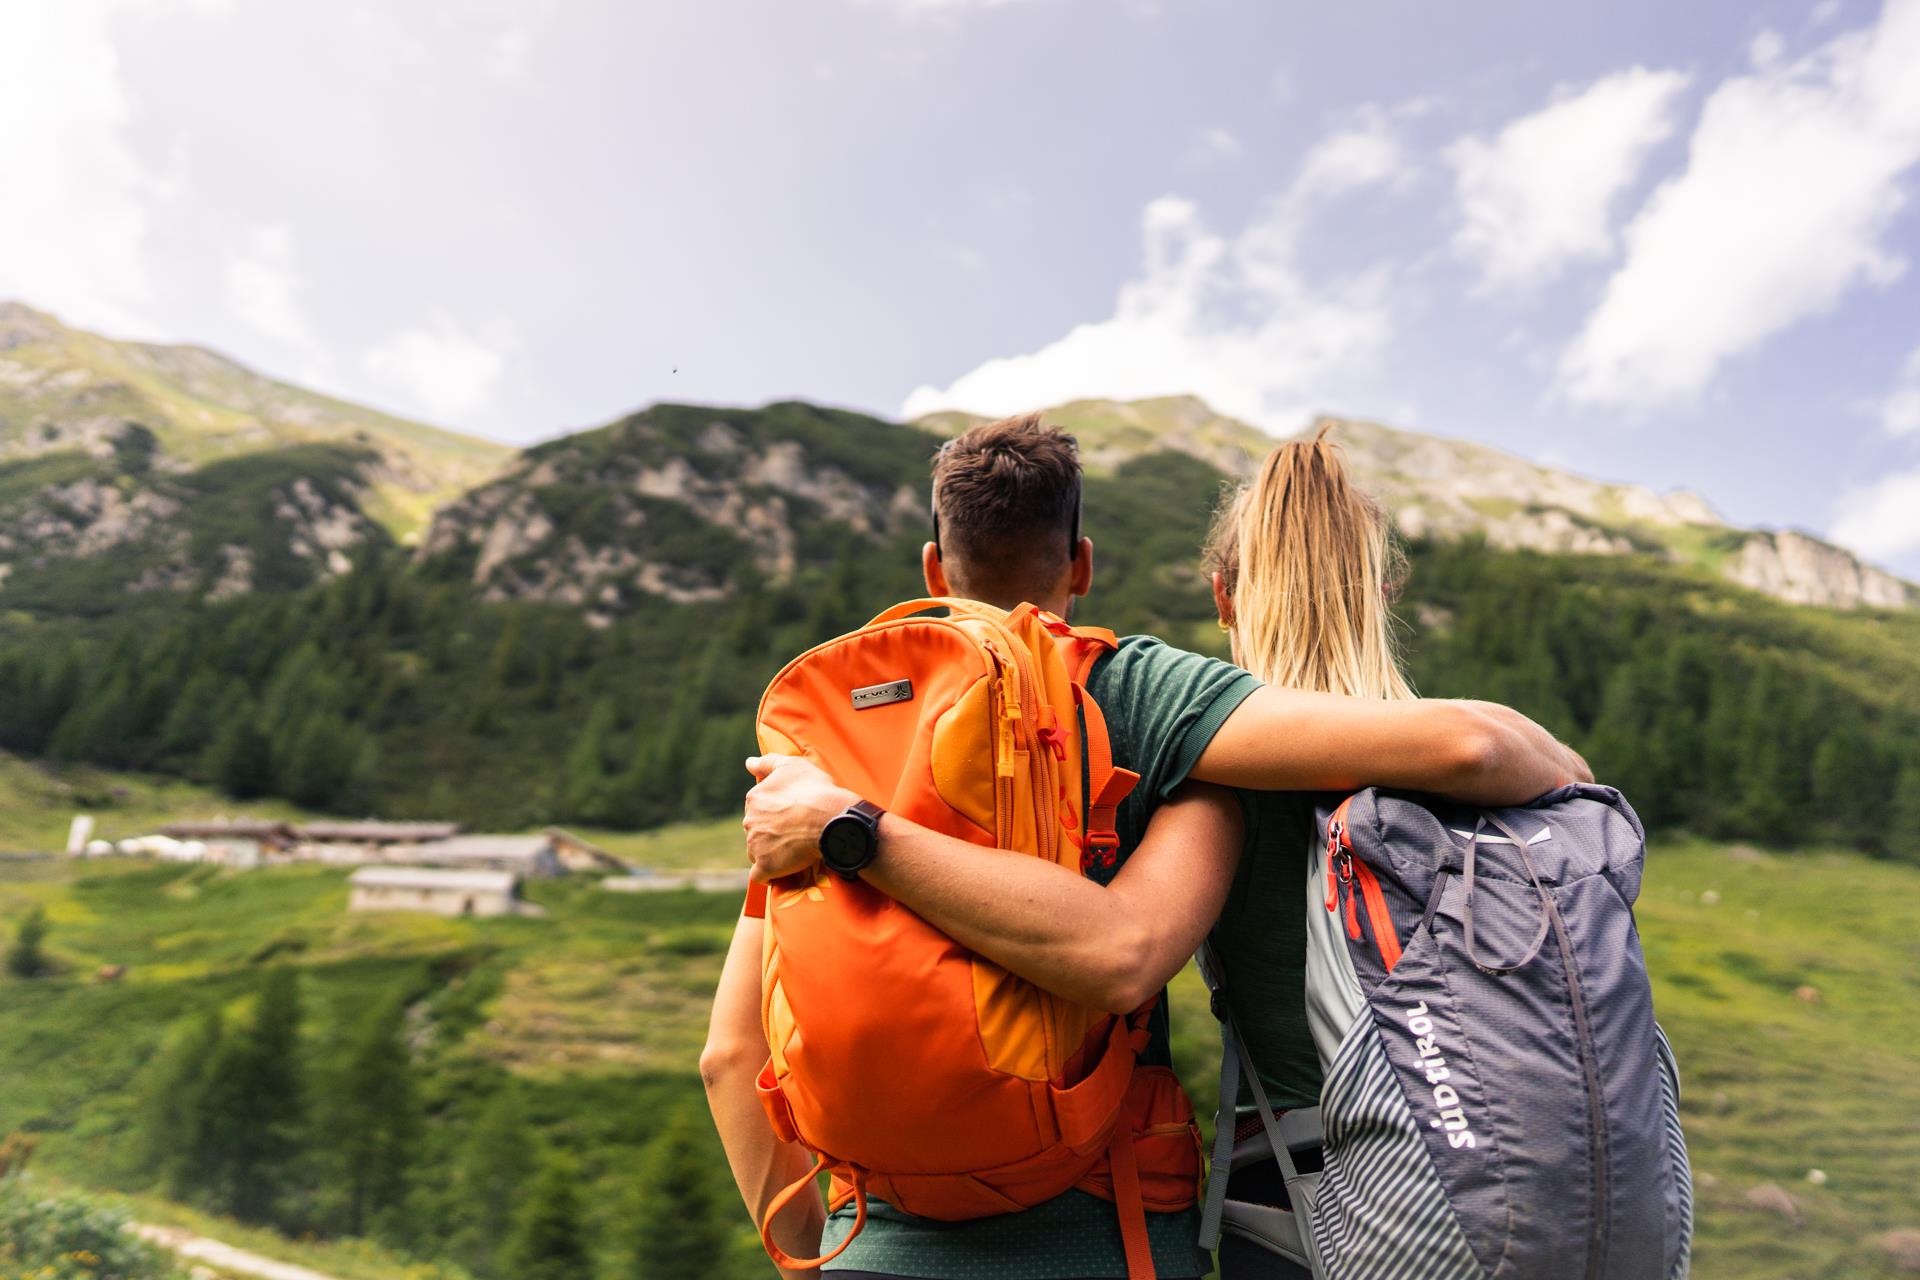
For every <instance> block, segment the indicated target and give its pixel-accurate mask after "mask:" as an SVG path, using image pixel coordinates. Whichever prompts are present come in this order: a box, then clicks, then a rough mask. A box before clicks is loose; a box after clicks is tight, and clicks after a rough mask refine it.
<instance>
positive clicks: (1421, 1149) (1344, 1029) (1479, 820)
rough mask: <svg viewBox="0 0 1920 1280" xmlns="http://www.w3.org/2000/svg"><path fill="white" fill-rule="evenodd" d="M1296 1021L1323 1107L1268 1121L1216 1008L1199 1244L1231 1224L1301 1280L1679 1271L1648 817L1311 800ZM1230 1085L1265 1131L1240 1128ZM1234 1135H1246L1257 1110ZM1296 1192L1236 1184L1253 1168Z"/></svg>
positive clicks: (1605, 807)
mask: <svg viewBox="0 0 1920 1280" xmlns="http://www.w3.org/2000/svg"><path fill="white" fill-rule="evenodd" d="M1319 836H1320V839H1319V840H1317V841H1316V842H1315V848H1314V853H1313V856H1312V859H1311V866H1310V871H1309V883H1308V887H1307V896H1308V904H1307V912H1308V926H1307V933H1308V944H1307V955H1306V1016H1307V1017H1308V1019H1309V1022H1310V1024H1311V1026H1312V1029H1313V1037H1314V1043H1315V1046H1316V1048H1317V1050H1318V1053H1319V1057H1320V1065H1321V1067H1322V1070H1323V1072H1324V1084H1323V1086H1322V1089H1321V1094H1320V1106H1319V1107H1317V1108H1314V1109H1312V1110H1309V1111H1294V1112H1288V1113H1286V1114H1285V1115H1282V1116H1276V1115H1275V1114H1274V1112H1273V1109H1272V1108H1271V1107H1270V1106H1269V1105H1268V1102H1267V1098H1266V1091H1265V1090H1264V1089H1263V1088H1262V1087H1261V1085H1260V1078H1259V1076H1258V1074H1257V1073H1256V1072H1255V1071H1254V1069H1253V1064H1252V1062H1251V1061H1250V1060H1249V1059H1248V1058H1247V1055H1246V1051H1245V1049H1244V1047H1243V1043H1242V1041H1241V1040H1240V1038H1239V1036H1238V1035H1237V1033H1236V1032H1235V1030H1234V1027H1233V1020H1232V1017H1231V1015H1230V1012H1229V1009H1228V1002H1227V1000H1226V999H1225V998H1224V997H1225V992H1226V989H1227V987H1228V985H1229V984H1231V982H1232V980H1233V978H1232V975H1231V974H1227V973H1223V972H1221V971H1220V966H1219V963H1218V960H1217V958H1216V957H1215V956H1213V955H1212V953H1211V952H1210V951H1203V953H1202V955H1201V969H1202V972H1203V973H1204V974H1206V976H1207V980H1208V985H1209V986H1210V987H1211V988H1212V989H1213V993H1214V1010H1215V1012H1216V1014H1218V1015H1220V1017H1221V1039H1222V1042H1223V1050H1224V1051H1223V1053H1222V1055H1221V1080H1220V1098H1221V1111H1220V1115H1219V1117H1218V1119H1219V1121H1220V1129H1219V1140H1218V1141H1217V1142H1216V1144H1215V1148H1214V1154H1213V1167H1212V1181H1211V1185H1210V1186H1209V1188H1208V1195H1207V1205H1206V1212H1205V1216H1204V1219H1203V1229H1202V1241H1201V1243H1202V1247H1204V1248H1209V1249H1211V1248H1213V1247H1215V1245H1216V1244H1217V1243H1218V1242H1219V1239H1220V1234H1221V1232H1222V1230H1223V1229H1224V1230H1225V1231H1226V1232H1227V1233H1229V1234H1230V1235H1232V1236H1235V1237H1238V1242H1237V1244H1238V1247H1240V1248H1243V1249H1244V1248H1245V1247H1247V1246H1248V1245H1249V1244H1250V1245H1252V1246H1255V1247H1257V1248H1258V1249H1261V1250H1264V1251H1267V1252H1269V1253H1272V1254H1276V1255H1279V1256H1280V1257H1284V1258H1289V1259H1291V1260H1292V1261H1293V1262H1294V1263H1296V1264H1298V1265H1299V1266H1300V1267H1303V1268H1307V1269H1310V1270H1311V1273H1312V1274H1313V1276H1315V1277H1316V1278H1317V1280H1402V1278H1404V1277H1414V1276H1418V1277H1420V1278H1421V1280H1454V1278H1456V1277H1457V1278H1458V1280H1483V1278H1488V1277H1500V1278H1503V1280H1504V1278H1507V1277H1511V1278H1513V1280H1675V1278H1676V1277H1682V1276H1684V1275H1685V1274H1686V1272H1687V1259H1688V1252H1689V1248H1690V1245H1691V1241H1692V1235H1693V1188H1692V1181H1691V1178H1690V1176H1689V1173H1688V1168H1687V1149H1686V1140H1685V1138H1684V1137H1683V1136H1682V1134H1681V1132H1680V1116H1679V1076H1678V1070H1677V1068H1676V1066H1675V1064H1674V1059H1673V1051H1672V1049H1671V1047H1670V1046H1669V1045H1668V1044H1667V1040H1666V1037H1665V1035H1664V1034H1663V1033H1662V1032H1661V1030H1660V1028H1659V1027H1658V1026H1657V1025H1656V1024H1655V1023H1654V1019H1653V999H1652V994H1651V991H1650V989H1649V987H1648V984H1647V971H1646V964H1645V962H1644V960H1643V959H1642V957H1641V954H1640V939H1639V935H1638V933H1637V932H1636V930H1635V928H1634V921H1633V901H1634V898H1635V897H1636V896H1637V895H1638V893H1639V889H1640V873H1641V864H1642V861H1643V859H1644V857H1645V852H1646V844H1645V833H1644V831H1643V830H1642V829H1641V826H1640V821H1639V819H1638V818H1637V817H1636V816H1635V815H1634V812H1633V810H1632V809H1631V808H1630V807H1629V806H1628V805H1627V803H1626V801H1625V800H1624V799H1623V798H1622V797H1621V795H1620V793H1619V792H1617V791H1614V790H1613V789H1611V788H1609V787H1598V786H1573V787H1563V788H1561V789H1560V790H1557V791H1554V792H1551V793H1549V794H1548V795H1545V796H1542V797H1541V798H1540V799H1539V800H1537V801H1535V802H1534V803H1532V804H1531V805H1527V806H1524V807H1519V808H1512V809H1499V810H1490V811H1475V810H1471V809H1457V808H1454V807H1452V806H1449V805H1447V804H1446V803H1444V802H1441V801H1436V800H1432V799H1431V798H1428V797H1417V796H1412V795H1407V794H1402V793H1396V792H1386V791H1379V790H1368V791H1362V792H1359V793H1358V794H1356V795H1354V796H1351V797H1349V798H1348V799H1347V800H1346V801H1345V802H1343V803H1341V804H1340V805H1338V806H1337V807H1333V808H1322V809H1321V811H1320V815H1319ZM1243 1078H1244V1079H1245V1081H1246V1084H1247V1086H1248V1091H1249V1093H1250V1094H1251V1096H1252V1100H1253V1103H1254V1106H1255V1108H1256V1110H1257V1112H1258V1115H1259V1120H1260V1124H1259V1127H1258V1128H1257V1129H1255V1130H1253V1132H1251V1133H1249V1134H1246V1135H1245V1136H1240V1135H1236V1132H1235V1101H1236V1099H1237V1098H1239V1097H1240V1096H1241V1092H1240V1086H1241V1080H1242V1079H1243ZM1249 1127H1250V1126H1249ZM1275 1164H1277V1166H1278V1167H1277V1173H1278V1175H1279V1177H1280V1178H1281V1179H1282V1180H1283V1182H1284V1187H1285V1194H1284V1197H1281V1196H1280V1195H1277V1194H1273V1195H1268V1196H1266V1197H1264V1198H1266V1199H1269V1200H1279V1199H1282V1198H1284V1199H1285V1201H1286V1202H1287V1207H1280V1206H1278V1205H1276V1204H1260V1203H1254V1202H1252V1201H1248V1200H1239V1199H1235V1200H1227V1199H1226V1189H1227V1182H1228V1177H1229V1174H1230V1173H1232V1172H1233V1171H1235V1170H1245V1169H1248V1168H1249V1167H1251V1166H1259V1167H1261V1168H1263V1169H1268V1170H1271V1169H1272V1168H1273V1166H1274V1165H1275Z"/></svg>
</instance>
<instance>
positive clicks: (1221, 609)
mask: <svg viewBox="0 0 1920 1280" xmlns="http://www.w3.org/2000/svg"><path fill="white" fill-rule="evenodd" d="M1213 608H1214V612H1216V613H1218V614H1219V615H1220V628H1221V630H1223V631H1224V630H1228V629H1230V628H1231V627H1232V626H1233V597H1232V596H1230V595H1228V594H1227V578H1226V575H1225V574H1223V573H1221V572H1219V571H1218V570H1215V571H1214V574H1213Z"/></svg>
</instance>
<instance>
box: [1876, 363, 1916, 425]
mask: <svg viewBox="0 0 1920 1280" xmlns="http://www.w3.org/2000/svg"><path fill="white" fill-rule="evenodd" d="M1879 409H1880V425H1881V427H1882V428H1883V429H1885V431H1886V432H1887V434H1888V435H1895V436H1912V435H1920V347H1915V348H1914V350H1913V354H1912V355H1910V356H1908V357H1907V362H1906V363H1905V364H1904V365H1902V366H1901V367H1900V377H1899V379H1898V380H1896V381H1895V382H1894V384H1893V390H1892V391H1889V392H1888V393H1887V397H1886V399H1884V400H1882V401H1881V402H1880V405H1879Z"/></svg>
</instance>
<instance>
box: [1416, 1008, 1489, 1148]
mask: <svg viewBox="0 0 1920 1280" xmlns="http://www.w3.org/2000/svg"><path fill="white" fill-rule="evenodd" d="M1429 1012H1430V1010H1429V1009H1428V1008H1427V1002H1426V1001H1425V1000H1422V1001H1421V1002H1420V1004H1419V1007H1418V1008H1414V1009H1409V1010H1407V1030H1409V1031H1411V1032H1413V1047H1414V1051H1415V1052H1416V1053H1418V1054H1419V1055H1420V1069H1421V1070H1422V1071H1423V1072H1425V1073H1426V1077H1427V1083H1428V1084H1430V1085H1432V1086H1433V1105H1434V1107H1435V1109H1437V1110H1438V1111H1439V1112H1440V1114H1439V1115H1438V1116H1436V1117H1434V1118H1433V1119H1431V1120H1429V1121H1427V1124H1428V1126H1429V1127H1431V1128H1434V1129H1445V1130H1446V1131H1447V1143H1448V1145H1449V1146H1453V1147H1471V1146H1473V1145H1474V1142H1473V1126H1472V1125H1471V1124H1469V1123H1468V1121H1467V1112H1466V1108H1465V1107H1463V1106H1461V1105H1460V1093H1459V1091H1458V1090H1456V1089H1455V1088H1454V1087H1453V1086H1452V1085H1450V1084H1448V1083H1447V1079H1448V1077H1450V1076H1451V1075H1452V1074H1453V1073H1452V1072H1451V1071H1449V1070H1447V1060H1446V1059H1445V1058H1443V1057H1441V1056H1440V1046H1439V1042H1440V1037H1439V1036H1438V1035H1436V1034H1435V1032H1434V1029H1433V1019H1432V1018H1431V1017H1429V1016H1427V1015H1428V1014H1429Z"/></svg>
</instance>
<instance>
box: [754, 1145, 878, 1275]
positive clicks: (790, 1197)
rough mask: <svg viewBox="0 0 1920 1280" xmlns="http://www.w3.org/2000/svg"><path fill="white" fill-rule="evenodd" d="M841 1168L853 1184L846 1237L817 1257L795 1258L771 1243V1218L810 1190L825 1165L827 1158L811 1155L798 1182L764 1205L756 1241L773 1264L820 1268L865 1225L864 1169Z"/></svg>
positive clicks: (798, 1268) (865, 1184)
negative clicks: (809, 1161) (757, 1240)
mask: <svg viewBox="0 0 1920 1280" xmlns="http://www.w3.org/2000/svg"><path fill="white" fill-rule="evenodd" d="M841 1167H847V1168H848V1171H849V1173H850V1175H851V1176H850V1178H849V1181H851V1182H852V1183H853V1203H854V1210H853V1230H851V1231H849V1232H848V1233H847V1238H846V1239H844V1240H842V1241H841V1242H840V1243H839V1245H838V1246H837V1247H835V1249H834V1251H833V1252H832V1253H825V1254H821V1255H820V1256H819V1257H817V1258H796V1257H794V1256H793V1255H792V1254H790V1253H788V1252H787V1251H786V1250H785V1249H782V1248H781V1247H780V1246H779V1245H777V1244H775V1243H774V1242H773V1220H774V1219H775V1218H777V1217H779V1216H780V1211H781V1210H782V1209H784V1208H786V1207H787V1206H788V1205H790V1204H792V1203H793V1201H794V1198H795V1197H796V1196H798V1195H799V1194H800V1193H801V1192H803V1191H811V1190H812V1189H813V1185H814V1179H815V1178H817V1177H819V1176H820V1173H821V1171H822V1170H824V1169H826V1168H827V1158H826V1157H825V1156H824V1155H820V1154H818V1153H816V1154H815V1155H814V1157H813V1167H812V1168H811V1169H808V1170H807V1171H806V1172H805V1173H804V1174H802V1175H801V1176H800V1178H799V1180H798V1181H796V1182H794V1183H792V1184H791V1185H789V1186H788V1187H786V1188H785V1189H784V1190H782V1191H781V1192H780V1194H779V1195H777V1196H775V1197H774V1198H773V1202H772V1203H771V1204H769V1205H768V1206H767V1212H766V1217H765V1218H764V1219H762V1221H761V1223H760V1244H761V1246H762V1247H763V1248H765V1249H766V1251H767V1256H768V1257H769V1258H771V1259H773V1265H775V1266H776V1267H783V1268H785V1269H786V1270H788V1271H813V1270H815V1269H817V1268H819V1267H824V1266H825V1265H826V1264H827V1263H829V1262H832V1261H833V1260H834V1259H835V1258H837V1257H839V1256H840V1255H841V1254H842V1253H845V1252H846V1249H847V1246H848V1245H850V1244H852V1243H853V1242H854V1239H855V1237H857V1236H858V1235H859V1234H860V1232H861V1231H863V1230H864V1229H865V1228H866V1225H867V1171H866V1170H864V1169H855V1168H851V1167H848V1166H841Z"/></svg>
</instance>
